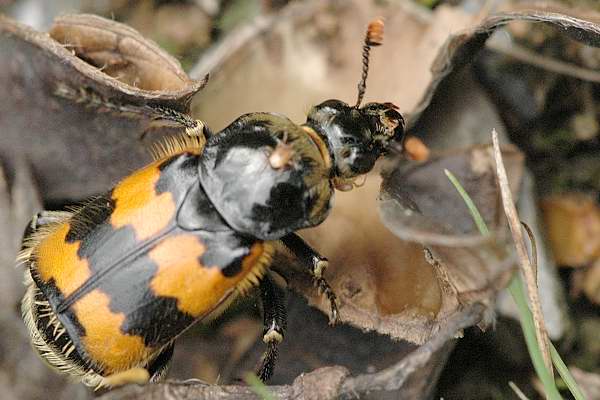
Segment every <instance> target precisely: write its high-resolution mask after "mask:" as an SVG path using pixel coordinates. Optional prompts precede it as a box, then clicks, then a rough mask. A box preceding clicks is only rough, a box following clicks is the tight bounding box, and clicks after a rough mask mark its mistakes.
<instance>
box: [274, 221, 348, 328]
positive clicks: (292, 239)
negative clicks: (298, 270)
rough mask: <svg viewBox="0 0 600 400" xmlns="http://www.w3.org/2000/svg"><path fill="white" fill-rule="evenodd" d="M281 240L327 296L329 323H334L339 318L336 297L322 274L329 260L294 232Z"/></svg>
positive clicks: (320, 290) (320, 291)
mask: <svg viewBox="0 0 600 400" xmlns="http://www.w3.org/2000/svg"><path fill="white" fill-rule="evenodd" d="M281 242H282V243H283V244H284V246H285V247H286V248H287V249H288V250H289V251H290V252H291V253H292V254H293V255H294V256H295V257H296V258H297V259H298V260H299V261H300V263H301V264H302V265H303V266H304V267H305V268H306V271H307V272H308V273H309V274H310V275H311V277H312V279H313V281H314V283H315V286H316V287H317V289H318V290H319V293H320V294H324V295H325V296H327V299H328V300H329V304H330V307H331V315H330V316H329V324H330V325H335V323H336V322H338V320H339V311H338V306H337V298H336V296H335V293H334V292H333V289H331V286H329V283H327V281H326V280H325V278H324V276H323V273H324V272H325V270H326V269H327V267H328V266H329V261H327V259H326V258H325V257H323V256H322V255H320V254H319V253H318V252H317V251H316V250H315V249H313V248H312V247H310V246H309V245H308V243H306V242H305V241H304V240H303V239H302V238H301V237H300V236H298V235H297V234H295V233H290V234H288V235H286V236H284V237H283V238H282V239H281Z"/></svg>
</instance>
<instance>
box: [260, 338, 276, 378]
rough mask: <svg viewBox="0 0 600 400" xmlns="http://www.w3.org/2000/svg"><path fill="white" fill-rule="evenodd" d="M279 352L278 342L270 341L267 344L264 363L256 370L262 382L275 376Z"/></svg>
mask: <svg viewBox="0 0 600 400" xmlns="http://www.w3.org/2000/svg"><path fill="white" fill-rule="evenodd" d="M278 355H279V352H278V350H277V343H275V342H270V343H268V344H267V350H266V351H265V354H264V356H263V360H262V363H261V365H260V368H259V369H258V371H257V372H256V376H258V379H260V380H261V381H262V382H264V383H266V382H268V381H269V379H271V377H272V376H273V371H274V369H275V362H276V361H277V356H278Z"/></svg>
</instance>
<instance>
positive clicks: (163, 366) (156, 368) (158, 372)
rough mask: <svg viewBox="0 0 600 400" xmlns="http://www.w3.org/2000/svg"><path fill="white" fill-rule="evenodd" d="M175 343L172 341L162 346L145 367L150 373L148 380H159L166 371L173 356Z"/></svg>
mask: <svg viewBox="0 0 600 400" xmlns="http://www.w3.org/2000/svg"><path fill="white" fill-rule="evenodd" d="M174 348H175V345H174V344H173V343H171V344H169V345H167V347H165V348H163V349H162V350H161V352H160V353H159V354H158V356H156V357H155V358H154V360H152V361H151V362H150V364H148V366H147V367H146V368H147V369H148V373H149V374H150V382H160V381H161V380H162V379H163V378H164V377H165V375H166V374H167V372H168V371H169V366H170V364H171V359H172V358H173V349H174Z"/></svg>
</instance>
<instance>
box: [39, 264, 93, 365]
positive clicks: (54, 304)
mask: <svg viewBox="0 0 600 400" xmlns="http://www.w3.org/2000/svg"><path fill="white" fill-rule="evenodd" d="M34 269H35V266H34V267H33V268H32V270H34ZM32 277H33V279H34V282H35V283H36V285H37V286H38V288H39V289H40V291H41V292H42V294H43V297H44V298H45V299H46V300H47V301H48V303H49V304H50V307H51V308H52V310H53V311H54V312H55V313H56V316H57V317H58V320H59V321H60V323H61V324H62V326H63V327H64V328H65V329H66V331H67V332H66V333H65V334H63V336H68V337H69V339H70V340H71V342H72V343H73V344H74V345H75V351H73V352H71V354H70V355H69V359H70V360H72V361H73V362H76V363H77V362H81V365H83V366H84V367H87V368H93V367H94V366H93V363H91V362H89V360H90V358H89V356H88V355H87V352H86V349H85V347H84V345H83V343H82V341H81V339H82V337H84V336H85V334H86V331H85V328H84V327H83V325H81V323H80V322H79V318H78V317H77V314H76V313H75V312H74V310H73V309H68V310H65V311H64V312H63V313H58V312H57V308H58V306H59V305H60V304H61V302H62V301H63V299H64V295H63V294H62V292H61V291H60V289H59V288H58V287H57V286H56V282H55V280H54V278H52V279H50V280H49V281H47V282H44V281H42V280H40V279H39V278H37V277H36V273H32ZM38 318H39V317H38ZM48 322H49V319H46V318H39V319H38V320H37V321H36V323H37V326H38V328H39V329H40V333H41V334H42V335H43V336H45V337H46V338H48V337H53V336H54V335H53V331H50V330H53V329H54V328H53V327H49V326H48ZM44 326H45V327H44ZM49 335H51V336H49ZM61 339H62V337H61V338H59V340H58V341H51V342H53V344H52V345H53V346H54V347H55V348H56V349H57V350H58V351H61V350H62V347H60V348H59V345H60V344H62V346H64V345H66V344H67V342H64V343H62V342H61ZM95 370H96V369H95ZM96 372H98V373H101V372H102V371H99V370H96Z"/></svg>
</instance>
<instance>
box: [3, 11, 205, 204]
mask: <svg viewBox="0 0 600 400" xmlns="http://www.w3.org/2000/svg"><path fill="white" fill-rule="evenodd" d="M204 84H205V82H204V81H193V80H191V79H190V78H188V77H187V75H186V74H185V73H184V72H183V70H182V69H181V67H180V65H179V63H178V62H177V61H176V60H175V59H174V58H172V57H171V56H169V55H168V54H166V53H165V52H164V51H163V50H161V49H160V48H159V47H158V46H157V45H156V44H154V43H151V42H149V41H147V40H146V39H144V38H143V37H141V36H140V35H139V34H138V33H137V32H135V31H134V30H132V29H131V28H129V27H127V26H124V25H122V24H119V23H117V22H114V21H109V20H105V19H102V18H100V17H96V16H91V15H72V16H65V17H61V18H59V19H58V20H57V21H56V24H55V25H54V27H53V28H52V29H51V32H50V35H48V34H45V33H41V32H36V31H34V30H32V29H30V28H28V27H27V26H25V25H22V24H19V23H17V22H15V21H13V20H10V19H9V18H7V17H4V16H0V87H1V88H2V91H3V93H5V99H6V101H2V102H1V104H0V121H1V122H0V124H1V130H2V141H0V151H1V152H2V156H3V157H4V158H7V159H9V161H10V159H11V158H12V157H13V156H14V155H18V157H21V158H24V159H27V160H28V161H29V162H30V163H31V165H32V168H33V172H34V174H35V176H36V177H37V178H38V180H39V182H40V184H41V189H42V195H43V197H44V199H46V200H64V199H66V198H70V199H81V198H84V197H86V196H90V195H92V194H95V193H99V192H102V191H105V190H106V189H107V188H108V187H110V186H111V185H112V184H113V183H114V182H115V181H116V180H117V179H118V178H121V177H122V176H124V175H125V174H126V173H127V172H129V171H131V170H133V169H135V168H137V167H140V166H142V165H144V164H145V163H147V162H149V161H150V159H151V158H150V155H149V153H148V151H147V149H146V148H145V146H144V145H143V144H142V141H141V138H142V137H143V135H144V133H147V135H146V139H147V141H152V140H154V139H156V138H158V137H160V136H162V135H164V134H169V133H173V130H174V127H169V126H160V125H156V118H157V114H158V113H157V112H156V110H157V109H160V108H167V109H171V110H174V111H177V112H181V113H184V114H186V113H187V112H188V111H189V102H190V100H191V97H192V96H193V95H194V94H195V93H196V92H197V91H198V90H200V89H201V88H202V87H203V85H204ZM175 128H177V129H180V127H179V126H177V127H175Z"/></svg>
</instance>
